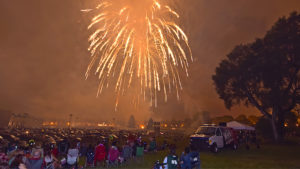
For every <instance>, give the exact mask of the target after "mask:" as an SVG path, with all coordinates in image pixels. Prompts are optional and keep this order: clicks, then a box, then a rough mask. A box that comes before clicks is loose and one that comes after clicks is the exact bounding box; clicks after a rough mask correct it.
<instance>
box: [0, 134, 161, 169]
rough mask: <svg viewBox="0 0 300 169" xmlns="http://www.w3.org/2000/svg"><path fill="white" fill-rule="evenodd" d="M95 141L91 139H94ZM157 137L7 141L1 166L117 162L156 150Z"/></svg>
mask: <svg viewBox="0 0 300 169" xmlns="http://www.w3.org/2000/svg"><path fill="white" fill-rule="evenodd" d="M93 141H94V140H93ZM156 150H157V147H156V140H155V138H154V137H151V138H150V140H149V141H148V142H146V141H142V139H141V137H134V136H132V137H128V139H127V140H126V141H125V143H122V142H121V141H119V140H117V139H108V138H101V139H99V141H98V142H97V144H96V145H95V144H93V143H91V142H88V141H80V140H77V139H75V140H70V139H64V140H62V141H60V142H58V143H57V144H53V143H52V144H42V143H35V142H34V140H30V141H29V143H28V146H26V147H18V146H17V144H10V145H8V146H7V147H1V149H0V169H2V168H3V169H4V168H12V169H56V168H85V167H100V166H118V165H120V164H125V163H126V162H128V161H129V160H131V159H135V158H140V157H143V155H144V152H148V151H149V152H150V151H156Z"/></svg>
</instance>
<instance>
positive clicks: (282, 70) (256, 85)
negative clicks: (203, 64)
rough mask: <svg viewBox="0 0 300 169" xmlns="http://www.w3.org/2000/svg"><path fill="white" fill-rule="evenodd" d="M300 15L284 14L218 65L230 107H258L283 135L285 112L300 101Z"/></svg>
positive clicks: (278, 137)
mask: <svg viewBox="0 0 300 169" xmlns="http://www.w3.org/2000/svg"><path fill="white" fill-rule="evenodd" d="M299 22H300V15H299V14H297V13H296V12H294V13H292V14H291V15H290V17H289V18H285V17H283V18H280V19H279V20H278V21H277V22H276V23H275V25H274V26H273V27H272V29H271V30H269V31H268V32H267V34H266V35H265V37H264V38H262V39H257V40H256V41H255V42H253V43H250V44H246V45H238V46H236V47H235V48H234V49H233V51H231V53H229V54H228V55H227V57H226V59H224V60H223V61H222V62H221V63H220V65H219V66H218V67H217V68H216V73H215V75H213V81H214V84H215V87H216V90H217V93H218V94H219V96H220V98H221V99H223V100H224V103H225V106H226V107H227V108H228V109H230V108H231V107H232V106H234V105H238V104H244V105H246V106H248V105H251V106H254V107H255V108H257V109H258V110H259V111H260V112H261V114H263V116H264V117H265V118H267V119H268V120H269V121H270V122H271V125H272V130H273V136H274V138H275V140H276V141H279V140H281V139H282V138H283V136H284V132H283V126H284V119H285V114H286V113H287V112H290V111H291V110H292V109H293V108H294V107H295V106H296V105H297V104H299V103H300V73H299V70H300V26H299Z"/></svg>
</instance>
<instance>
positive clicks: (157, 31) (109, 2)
mask: <svg viewBox="0 0 300 169" xmlns="http://www.w3.org/2000/svg"><path fill="white" fill-rule="evenodd" d="M84 11H88V12H91V13H92V14H93V15H94V17H93V19H92V21H91V24H90V25H89V27H88V29H91V30H92V31H93V33H92V34H91V36H90V38H89V42H90V47H89V51H90V52H91V56H92V57H91V62H90V64H89V66H88V69H87V72H86V78H87V77H88V76H89V74H90V71H92V70H93V69H94V68H96V71H95V74H96V75H97V76H98V77H99V81H100V82H99V89H98V94H99V93H101V92H102V90H103V88H104V87H108V86H109V85H110V84H112V85H114V87H115V91H116V93H117V99H116V107H117V105H118V99H119V96H120V94H124V93H125V92H126V89H128V88H130V87H134V88H135V89H136V90H137V92H136V93H137V95H141V96H143V98H144V99H146V98H149V99H150V101H151V103H153V100H154V103H155V106H157V92H159V91H163V92H164V97H165V101H167V93H168V92H171V91H172V90H175V91H176V93H177V98H179V90H181V89H182V85H181V80H180V75H179V70H178V69H182V70H184V71H185V72H186V75H187V76H188V57H190V58H191V60H192V55H191V50H190V48H189V45H188V38H187V36H186V35H185V33H184V32H183V30H182V29H181V28H180V27H179V26H178V25H177V24H176V22H177V21H178V20H179V15H178V14H177V13H176V12H175V11H174V10H172V8H171V7H170V6H168V5H167V4H163V3H161V2H160V1H159V0H102V1H101V2H100V4H99V5H98V6H97V7H96V8H95V9H91V10H84ZM98 94H97V95H98Z"/></svg>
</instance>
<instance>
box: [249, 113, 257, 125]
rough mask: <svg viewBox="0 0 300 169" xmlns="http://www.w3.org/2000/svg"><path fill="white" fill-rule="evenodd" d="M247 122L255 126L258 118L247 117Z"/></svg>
mask: <svg viewBox="0 0 300 169" xmlns="http://www.w3.org/2000/svg"><path fill="white" fill-rule="evenodd" d="M248 120H249V121H250V122H251V124H252V125H255V124H256V123H257V122H258V120H259V117H258V116H254V115H251V116H249V117H248Z"/></svg>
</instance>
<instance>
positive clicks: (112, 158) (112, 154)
mask: <svg viewBox="0 0 300 169" xmlns="http://www.w3.org/2000/svg"><path fill="white" fill-rule="evenodd" d="M116 144H117V143H116V142H113V143H112V146H111V148H110V149H109V152H108V162H109V163H110V164H113V163H117V162H118V158H119V155H120V152H119V150H118V148H117V146H116Z"/></svg>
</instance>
